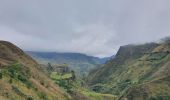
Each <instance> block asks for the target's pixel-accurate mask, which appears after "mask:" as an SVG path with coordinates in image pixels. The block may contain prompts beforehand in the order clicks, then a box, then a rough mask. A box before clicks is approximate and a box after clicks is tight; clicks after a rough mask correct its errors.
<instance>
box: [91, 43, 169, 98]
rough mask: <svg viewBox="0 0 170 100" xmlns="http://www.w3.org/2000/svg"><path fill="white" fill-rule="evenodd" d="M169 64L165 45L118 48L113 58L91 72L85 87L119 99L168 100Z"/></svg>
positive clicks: (167, 49) (152, 44) (167, 48)
mask: <svg viewBox="0 0 170 100" xmlns="http://www.w3.org/2000/svg"><path fill="white" fill-rule="evenodd" d="M169 65H170V43H169V42H164V43H159V44H156V43H149V44H143V45H127V46H122V47H120V49H119V51H118V53H117V55H116V57H115V59H113V60H110V61H109V62H108V63H106V64H105V65H104V66H102V67H101V68H99V69H95V70H92V71H91V73H90V74H89V86H90V87H91V89H92V90H93V91H96V92H100V93H111V94H113V95H117V96H118V97H119V99H120V100H148V99H149V100H169V99H170V98H169V97H170V94H169V93H170V90H169V89H170V85H169V83H170V80H169V75H170V73H169V71H170V67H169ZM160 98H161V99H160Z"/></svg>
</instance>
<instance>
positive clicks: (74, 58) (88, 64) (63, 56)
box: [26, 51, 110, 76]
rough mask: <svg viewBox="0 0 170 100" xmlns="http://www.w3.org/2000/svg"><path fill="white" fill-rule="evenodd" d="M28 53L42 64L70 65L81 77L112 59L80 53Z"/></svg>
mask: <svg viewBox="0 0 170 100" xmlns="http://www.w3.org/2000/svg"><path fill="white" fill-rule="evenodd" d="M26 53H27V54H28V55H30V56H31V57H33V58H34V59H36V60H37V61H38V62H39V63H40V64H47V63H51V64H52V65H55V64H68V66H69V67H70V68H71V69H72V70H74V71H75V72H76V73H77V74H78V75H80V76H81V75H86V74H88V72H89V71H90V70H91V69H93V68H95V67H97V66H99V64H104V63H105V62H106V61H107V60H108V59H110V57H106V58H103V59H102V58H98V57H93V56H87V55H85V54H80V53H57V52H33V51H27V52H26Z"/></svg>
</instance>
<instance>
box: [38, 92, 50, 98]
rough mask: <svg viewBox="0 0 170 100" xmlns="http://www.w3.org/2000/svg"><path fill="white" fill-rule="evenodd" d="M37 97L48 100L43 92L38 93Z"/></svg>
mask: <svg viewBox="0 0 170 100" xmlns="http://www.w3.org/2000/svg"><path fill="white" fill-rule="evenodd" d="M38 96H39V97H40V98H41V99H42V100H48V98H47V96H46V95H45V94H44V93H43V92H39V93H38Z"/></svg>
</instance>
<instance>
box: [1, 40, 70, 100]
mask: <svg viewBox="0 0 170 100" xmlns="http://www.w3.org/2000/svg"><path fill="white" fill-rule="evenodd" d="M39 68H40V66H39V64H37V63H36V61H34V60H33V59H32V58H31V57H29V56H28V55H26V54H25V53H24V52H23V51H22V50H21V49H19V48H18V47H16V46H15V45H13V44H11V43H9V42H6V41H0V97H1V99H2V98H3V99H4V100H6V99H7V100H67V99H71V97H70V96H69V95H68V94H67V93H66V92H64V91H62V90H61V89H60V88H59V87H58V86H57V85H56V84H54V83H53V81H52V80H50V79H49V78H48V77H47V76H46V75H45V74H44V73H43V72H42V71H41V70H40V69H39ZM3 99H2V100H3Z"/></svg>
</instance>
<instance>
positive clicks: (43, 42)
mask: <svg viewBox="0 0 170 100" xmlns="http://www.w3.org/2000/svg"><path fill="white" fill-rule="evenodd" d="M169 35H170V0H0V39H1V40H7V41H11V42H13V43H15V44H16V45H18V46H19V47H21V48H22V49H24V50H33V51H57V52H79V53H85V54H88V55H93V56H99V57H104V56H110V55H113V54H114V53H116V51H117V50H118V48H119V46H120V45H125V44H129V43H143V42H149V41H155V40H158V39H160V38H162V37H165V36H169Z"/></svg>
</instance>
